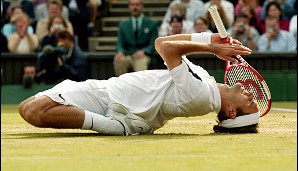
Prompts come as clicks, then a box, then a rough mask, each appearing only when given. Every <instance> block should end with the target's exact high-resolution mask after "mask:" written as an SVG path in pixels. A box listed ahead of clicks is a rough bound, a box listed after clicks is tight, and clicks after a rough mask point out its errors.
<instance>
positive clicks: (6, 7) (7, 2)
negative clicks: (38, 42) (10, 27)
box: [1, 0, 35, 28]
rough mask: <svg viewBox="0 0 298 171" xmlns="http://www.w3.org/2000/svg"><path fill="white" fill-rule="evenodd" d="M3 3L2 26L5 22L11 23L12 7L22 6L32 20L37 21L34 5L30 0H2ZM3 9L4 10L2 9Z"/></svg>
mask: <svg viewBox="0 0 298 171" xmlns="http://www.w3.org/2000/svg"><path fill="white" fill-rule="evenodd" d="M1 1H2V3H3V4H2V5H3V13H2V15H1V28H2V26H3V25H4V24H6V23H9V22H10V21H9V18H10V16H11V15H10V14H11V8H13V7H15V6H21V7H22V8H23V11H24V12H25V13H26V14H27V15H28V16H29V17H30V20H31V21H32V23H31V24H32V25H33V22H35V13H34V5H33V3H32V2H31V1H30V0H1ZM1 11H2V10H1Z"/></svg>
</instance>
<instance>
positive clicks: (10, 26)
mask: <svg viewBox="0 0 298 171" xmlns="http://www.w3.org/2000/svg"><path fill="white" fill-rule="evenodd" d="M21 13H24V11H23V9H22V7H21V6H15V7H12V8H11V15H10V18H9V20H10V22H9V23H7V24H5V25H4V26H3V28H2V32H3V35H4V36H5V37H8V36H9V35H10V34H12V33H14V32H16V31H17V28H16V25H15V24H14V19H15V16H16V15H17V14H21ZM27 31H28V33H29V34H33V33H34V29H33V27H32V26H31V25H29V26H28V30H27Z"/></svg>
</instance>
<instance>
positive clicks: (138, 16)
mask: <svg viewBox="0 0 298 171" xmlns="http://www.w3.org/2000/svg"><path fill="white" fill-rule="evenodd" d="M128 7H129V10H130V13H131V17H130V18H129V19H128V20H125V21H121V22H120V23H119V30H118V34H117V36H118V40H117V43H116V55H115V56H114V72H115V75H116V76H119V75H122V74H124V73H127V72H129V71H142V70H146V69H148V67H149V65H150V62H152V56H153V55H154V54H155V49H154V40H155V39H156V38H157V37H158V30H157V22H156V21H153V20H151V19H150V18H149V17H147V16H145V15H144V14H143V8H144V3H143V1H142V0H129V4H128ZM150 56H151V57H150Z"/></svg>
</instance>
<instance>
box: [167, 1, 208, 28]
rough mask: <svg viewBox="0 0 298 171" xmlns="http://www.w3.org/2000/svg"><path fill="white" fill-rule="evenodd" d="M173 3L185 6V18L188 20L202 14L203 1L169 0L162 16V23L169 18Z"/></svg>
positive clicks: (192, 19)
mask: <svg viewBox="0 0 298 171" xmlns="http://www.w3.org/2000/svg"><path fill="white" fill-rule="evenodd" d="M175 4H183V5H184V6H185V7H186V15H185V19H186V20H189V21H194V20H195V19H196V18H197V17H199V16H201V17H202V16H204V14H203V6H204V4H203V2H202V1H201V0H173V1H172V2H170V4H169V6H168V9H167V11H166V14H165V16H164V18H163V21H162V22H163V23H168V22H169V21H170V19H171V15H173V14H172V13H171V9H172V6H174V5H175Z"/></svg>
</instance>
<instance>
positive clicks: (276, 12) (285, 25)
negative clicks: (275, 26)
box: [262, 1, 290, 33]
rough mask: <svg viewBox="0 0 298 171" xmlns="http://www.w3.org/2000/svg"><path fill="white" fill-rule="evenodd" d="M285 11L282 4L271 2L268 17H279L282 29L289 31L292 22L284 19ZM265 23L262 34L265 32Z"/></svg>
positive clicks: (268, 7) (267, 8) (267, 9)
mask: <svg viewBox="0 0 298 171" xmlns="http://www.w3.org/2000/svg"><path fill="white" fill-rule="evenodd" d="M282 14H283V11H282V9H281V7H280V4H279V3H278V2H276V1H272V2H269V3H268V4H267V6H266V16H272V17H278V18H279V21H280V23H279V24H280V26H279V27H280V29H282V30H286V31H289V26H290V22H289V21H288V20H286V19H284V18H283V15H282ZM265 27H266V26H265V23H263V25H262V33H264V32H265Z"/></svg>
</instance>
